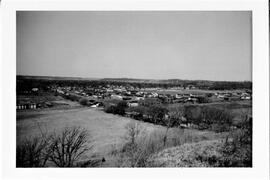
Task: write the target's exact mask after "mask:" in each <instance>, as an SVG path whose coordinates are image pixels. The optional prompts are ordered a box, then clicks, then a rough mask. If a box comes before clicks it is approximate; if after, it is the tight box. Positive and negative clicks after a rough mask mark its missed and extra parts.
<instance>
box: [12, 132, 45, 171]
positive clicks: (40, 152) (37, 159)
mask: <svg viewBox="0 0 270 180" xmlns="http://www.w3.org/2000/svg"><path fill="white" fill-rule="evenodd" d="M46 146H47V141H46V140H45V139H43V138H41V137H34V138H33V139H26V140H25V141H24V142H23V143H22V144H21V145H18V146H17V149H16V166H17V167H44V166H45V164H46V162H47V160H48V156H47V154H46Z"/></svg>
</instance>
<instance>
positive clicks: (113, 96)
mask: <svg viewBox="0 0 270 180" xmlns="http://www.w3.org/2000/svg"><path fill="white" fill-rule="evenodd" d="M111 99H117V100H123V97H122V96H120V95H116V94H112V95H111Z"/></svg>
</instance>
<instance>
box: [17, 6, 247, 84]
mask: <svg viewBox="0 0 270 180" xmlns="http://www.w3.org/2000/svg"><path fill="white" fill-rule="evenodd" d="M251 38H252V36H251V12H248V11H246V12H244V11H243V12H229V11H228V12H218V11H216V12H207V11H206V12H199V11H197V12H196V11H193V12H192V11H170V12H168V11H167V12H166V11H163V12H161V11H156V12H153V11H145V12H140V11H133V12H129V11H125V12H119V11H118V12H117V11H115V12H104V11H103V12H102V11H99V12H50V11H47V12H30V11H28V12H27V11H25V12H17V74H18V75H39V76H40V75H46V76H68V77H96V78H105V77H106V78H123V77H126V78H147V79H170V78H173V79H191V80H194V79H202V80H226V81H239V80H240V81H243V80H251V62H252V53H251V47H252V46H251Z"/></svg>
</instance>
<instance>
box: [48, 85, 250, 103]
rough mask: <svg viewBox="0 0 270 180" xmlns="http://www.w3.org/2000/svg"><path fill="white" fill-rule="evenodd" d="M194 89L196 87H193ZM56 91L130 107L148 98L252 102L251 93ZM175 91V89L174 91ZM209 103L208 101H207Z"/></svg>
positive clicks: (108, 89) (119, 89) (118, 89)
mask: <svg viewBox="0 0 270 180" xmlns="http://www.w3.org/2000/svg"><path fill="white" fill-rule="evenodd" d="M192 88H194V87H192ZM53 90H54V91H56V92H58V93H60V94H64V95H70V94H75V95H77V96H81V97H86V98H88V99H89V100H92V101H93V100H96V101H102V100H108V99H114V100H125V101H127V103H128V105H129V106H130V107H134V106H138V104H139V101H141V100H145V99H147V98H152V99H153V98H154V99H158V100H160V101H161V102H162V103H189V102H190V103H205V102H206V101H205V99H208V100H209V101H212V100H214V101H215V100H217V101H233V100H250V99H251V91H239V92H216V93H214V92H213V93H212V92H211V93H200V94H195V93H193V94H191V93H179V94H175V93H164V91H163V89H160V88H148V89H140V88H134V87H132V86H127V87H125V86H117V85H105V86H99V87H95V88H93V87H86V88H84V87H69V86H68V87H54V88H53ZM172 90H173V89H172ZM207 102H208V101H207Z"/></svg>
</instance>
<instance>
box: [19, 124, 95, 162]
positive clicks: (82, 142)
mask: <svg viewBox="0 0 270 180" xmlns="http://www.w3.org/2000/svg"><path fill="white" fill-rule="evenodd" d="M88 138H89V135H88V132H87V131H86V130H85V129H82V128H80V127H71V128H65V129H64V130H63V131H62V132H61V133H60V134H53V135H50V136H45V135H44V136H42V137H35V138H33V139H26V140H25V141H24V142H23V143H22V144H21V145H18V146H17V150H16V166H17V167H44V166H45V165H46V162H47V161H51V162H53V163H54V164H55V165H56V166H58V167H74V166H78V163H77V160H79V159H80V158H81V156H82V155H84V154H85V153H86V152H87V151H89V150H90V149H91V148H92V146H90V147H89V144H88V143H89V142H91V141H89V140H88ZM91 162H92V161H91V159H90V160H87V163H83V164H82V166H86V165H88V166H92V165H93V166H94V165H95V164H96V163H91Z"/></svg>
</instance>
